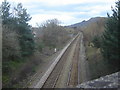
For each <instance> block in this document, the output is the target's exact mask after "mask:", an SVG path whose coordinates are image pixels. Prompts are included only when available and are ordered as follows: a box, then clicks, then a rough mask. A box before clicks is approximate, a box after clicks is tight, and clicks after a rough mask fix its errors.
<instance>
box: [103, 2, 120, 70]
mask: <svg viewBox="0 0 120 90" xmlns="http://www.w3.org/2000/svg"><path fill="white" fill-rule="evenodd" d="M112 11H113V14H112V16H110V15H109V14H108V20H107V23H106V29H105V31H104V33H103V35H102V44H101V51H102V54H103V57H104V59H105V60H106V61H107V63H108V64H109V65H110V66H112V68H114V69H116V70H120V67H119V65H120V55H119V53H118V52H119V51H120V49H119V46H120V43H119V40H120V37H119V35H120V1H118V2H116V7H115V9H113V8H112Z"/></svg>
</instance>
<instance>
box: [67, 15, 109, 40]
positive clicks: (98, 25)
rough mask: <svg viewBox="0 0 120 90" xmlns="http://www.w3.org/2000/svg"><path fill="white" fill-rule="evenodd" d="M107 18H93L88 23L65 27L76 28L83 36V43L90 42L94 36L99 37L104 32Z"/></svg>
mask: <svg viewBox="0 0 120 90" xmlns="http://www.w3.org/2000/svg"><path fill="white" fill-rule="evenodd" d="M106 20H107V18H106V17H94V18H90V19H89V20H88V21H85V20H84V21H82V22H79V23H76V24H73V25H69V26H67V27H71V28H76V29H77V30H81V31H83V33H84V36H85V42H86V41H88V42H90V41H91V40H92V38H93V36H95V35H100V34H101V33H102V32H103V31H104V26H105V22H106Z"/></svg>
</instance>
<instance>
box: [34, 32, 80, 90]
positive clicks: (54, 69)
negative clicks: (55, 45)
mask: <svg viewBox="0 0 120 90" xmlns="http://www.w3.org/2000/svg"><path fill="white" fill-rule="evenodd" d="M78 36H79V34H77V35H76V36H75V37H74V38H73V39H72V40H71V41H70V43H69V44H67V46H66V47H65V48H64V49H63V50H62V51H61V53H60V55H59V56H58V57H57V58H56V60H55V61H54V62H53V63H52V65H51V66H50V68H49V69H48V70H47V71H46V73H45V74H44V75H43V77H42V78H41V79H40V81H39V82H38V83H37V85H36V86H35V87H34V88H47V87H48V88H55V86H56V83H57V81H58V79H59V76H60V74H61V71H62V69H63V66H64V64H65V63H64V62H65V59H61V58H62V57H63V56H67V54H68V53H65V52H69V51H70V49H71V47H72V44H73V43H74V42H75V41H76V39H77V37H78ZM61 65H62V66H61ZM71 68H72V67H71ZM70 73H71V72H70ZM51 74H54V75H51ZM49 79H50V80H51V81H49V82H47V81H48V80H49ZM68 82H69V80H68ZM68 85H69V84H68Z"/></svg>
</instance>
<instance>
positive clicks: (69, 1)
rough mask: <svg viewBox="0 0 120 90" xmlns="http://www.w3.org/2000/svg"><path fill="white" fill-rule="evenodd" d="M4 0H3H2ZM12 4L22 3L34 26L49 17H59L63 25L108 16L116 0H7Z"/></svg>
mask: <svg viewBox="0 0 120 90" xmlns="http://www.w3.org/2000/svg"><path fill="white" fill-rule="evenodd" d="M0 1H3V0H0ZM7 1H9V2H10V4H12V5H16V4H17V3H19V2H20V3H22V4H23V7H25V8H26V9H27V12H28V13H29V14H30V15H31V17H32V19H31V21H30V22H29V23H30V24H31V25H32V26H36V23H39V24H41V23H42V22H44V21H45V20H48V19H54V18H56V19H58V20H60V21H61V22H62V25H70V24H74V23H77V22H81V21H83V20H88V19H90V18H91V17H99V16H100V17H106V16H107V15H106V14H107V12H108V13H111V6H113V7H114V6H115V2H116V0H7Z"/></svg>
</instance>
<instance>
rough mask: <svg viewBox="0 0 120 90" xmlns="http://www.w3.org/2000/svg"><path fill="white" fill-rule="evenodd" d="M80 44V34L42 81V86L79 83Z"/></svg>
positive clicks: (56, 86)
mask: <svg viewBox="0 0 120 90" xmlns="http://www.w3.org/2000/svg"><path fill="white" fill-rule="evenodd" d="M79 46H80V34H78V35H77V36H76V38H75V39H74V40H73V41H72V42H71V43H70V45H69V46H68V47H67V49H66V50H65V51H64V53H63V54H62V56H61V57H60V58H59V59H60V60H59V61H58V62H57V64H56V65H55V67H54V68H53V70H52V71H51V73H50V74H49V76H48V77H47V78H46V80H45V81H44V82H42V83H43V84H42V85H41V87H40V88H66V87H74V86H76V85H77V84H78V60H79V49H80V48H79ZM41 81H42V80H41ZM38 85H39V84H38ZM38 85H37V86H38Z"/></svg>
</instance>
